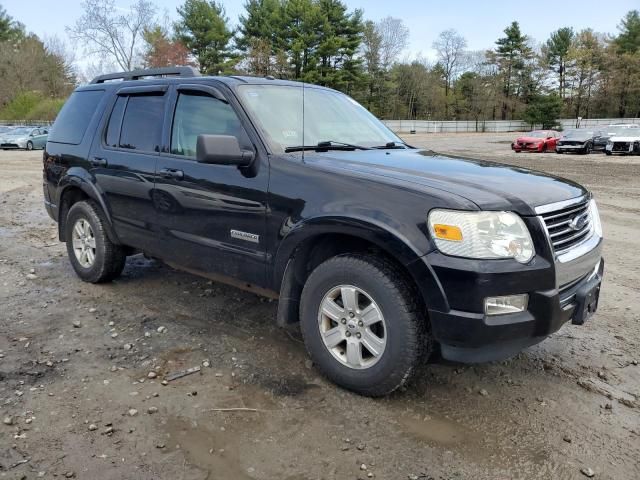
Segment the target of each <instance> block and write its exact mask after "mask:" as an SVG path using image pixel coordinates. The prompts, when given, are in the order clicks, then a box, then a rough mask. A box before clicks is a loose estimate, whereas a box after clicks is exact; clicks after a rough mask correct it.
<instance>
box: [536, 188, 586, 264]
mask: <svg viewBox="0 0 640 480" xmlns="http://www.w3.org/2000/svg"><path fill="white" fill-rule="evenodd" d="M577 202H579V203H572V204H569V205H559V207H560V208H558V209H557V210H555V209H554V210H551V211H549V210H548V209H544V210H545V211H544V213H542V214H541V216H540V217H541V219H542V221H543V222H544V225H545V227H546V230H547V235H548V236H549V240H550V241H551V244H552V245H553V249H554V251H555V253H561V252H565V251H567V250H570V249H571V248H573V247H575V246H577V245H579V244H580V243H582V242H583V241H585V240H587V239H588V238H589V237H590V236H591V233H592V231H593V230H592V223H591V218H590V215H589V202H588V200H587V199H585V198H582V199H579V200H577Z"/></svg>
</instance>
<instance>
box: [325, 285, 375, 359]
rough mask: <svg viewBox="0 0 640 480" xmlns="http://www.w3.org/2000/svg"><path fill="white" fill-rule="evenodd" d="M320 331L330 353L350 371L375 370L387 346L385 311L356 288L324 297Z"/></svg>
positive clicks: (338, 289)
mask: <svg viewBox="0 0 640 480" xmlns="http://www.w3.org/2000/svg"><path fill="white" fill-rule="evenodd" d="M318 327H319V329H320V335H321V337H322V340H323V342H324V345H325V347H326V348H327V350H328V351H329V352H330V353H331V355H333V357H334V358H335V359H336V360H338V361H339V362H340V363H341V364H343V365H345V366H347V367H349V368H353V369H358V370H361V369H366V368H370V367H372V366H373V365H375V364H376V363H377V362H378V361H379V360H380V359H381V358H382V355H383V353H384V350H385V347H386V345H387V331H386V324H385V320H384V316H383V315H382V311H381V310H380V308H379V307H378V305H377V304H376V302H375V301H374V300H373V298H372V297H371V296H370V295H369V294H368V293H366V292H365V291H364V290H362V289H360V288H358V287H355V286H353V285H339V286H337V287H334V288H332V289H331V290H330V291H329V292H328V293H327V294H326V295H325V296H324V298H323V299H322V302H321V303H320V309H319V312H318Z"/></svg>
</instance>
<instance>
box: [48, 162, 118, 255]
mask: <svg viewBox="0 0 640 480" xmlns="http://www.w3.org/2000/svg"><path fill="white" fill-rule="evenodd" d="M82 172H84V171H82ZM82 172H73V171H72V170H70V171H69V172H68V173H67V175H65V177H64V178H63V179H62V180H61V182H60V184H59V190H60V197H59V198H58V206H59V207H58V212H59V213H58V237H59V239H60V241H62V242H64V241H65V227H66V222H65V219H66V217H67V214H68V213H69V210H70V209H71V207H72V206H73V205H74V204H75V203H76V202H79V201H82V200H93V201H94V202H95V203H96V204H97V205H98V207H99V208H100V210H102V213H103V214H104V217H105V219H106V225H105V226H106V231H107V235H108V236H109V240H111V241H112V242H113V243H115V244H117V245H119V244H120V241H119V240H118V236H117V235H116V232H115V230H114V228H113V223H112V221H111V214H110V212H109V209H108V208H107V205H106V203H105V201H104V198H103V196H102V195H101V193H100V191H99V190H98V188H97V187H96V185H95V183H94V182H93V181H91V179H90V178H86V176H88V173H86V172H84V173H82Z"/></svg>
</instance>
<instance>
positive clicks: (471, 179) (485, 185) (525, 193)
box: [304, 150, 587, 215]
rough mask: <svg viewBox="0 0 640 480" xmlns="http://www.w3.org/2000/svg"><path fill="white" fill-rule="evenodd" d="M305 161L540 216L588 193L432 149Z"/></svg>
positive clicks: (310, 155)
mask: <svg viewBox="0 0 640 480" xmlns="http://www.w3.org/2000/svg"><path fill="white" fill-rule="evenodd" d="M304 158H305V162H306V163H308V164H310V165H316V166H318V167H321V168H326V169H332V170H336V171H340V170H342V171H344V170H347V171H350V172H353V174H355V175H361V176H368V175H375V176H377V177H387V178H390V179H394V180H396V181H398V180H399V181H402V182H406V184H407V186H413V188H415V189H420V187H428V188H435V189H439V190H442V191H446V192H449V193H451V194H453V195H458V196H461V197H464V198H466V199H467V200H470V201H471V202H473V203H475V204H476V205H478V207H480V208H481V209H483V210H511V211H516V212H518V213H520V214H521V215H535V210H534V208H535V207H536V206H539V205H545V204H548V203H554V202H560V201H564V200H569V199H572V198H576V197H579V196H581V195H584V194H585V193H587V191H586V190H585V188H584V187H582V186H580V185H578V184H577V183H574V182H571V181H569V180H565V179H562V178H558V177H554V176H551V175H547V174H545V173H541V172H536V171H533V170H527V169H524V168H518V167H513V166H508V165H503V164H499V163H494V162H487V161H482V160H472V159H466V158H459V157H454V156H447V155H440V154H437V153H435V152H432V151H429V150H364V151H363V150H360V151H354V152H344V151H329V152H322V153H317V152H315V153H314V152H307V153H305V157H304Z"/></svg>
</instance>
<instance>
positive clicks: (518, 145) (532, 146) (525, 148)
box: [511, 143, 543, 152]
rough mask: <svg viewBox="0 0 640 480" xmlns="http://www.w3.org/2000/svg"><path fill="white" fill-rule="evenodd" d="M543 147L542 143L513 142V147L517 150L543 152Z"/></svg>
mask: <svg viewBox="0 0 640 480" xmlns="http://www.w3.org/2000/svg"><path fill="white" fill-rule="evenodd" d="M542 148H543V145H542V144H522V143H513V144H511V149H512V150H514V151H516V152H541V151H542Z"/></svg>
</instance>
